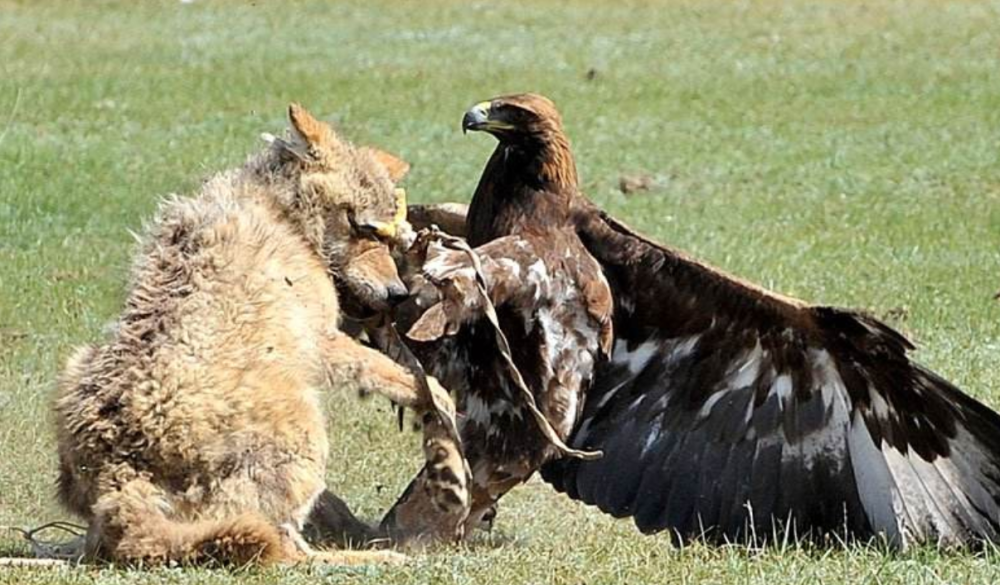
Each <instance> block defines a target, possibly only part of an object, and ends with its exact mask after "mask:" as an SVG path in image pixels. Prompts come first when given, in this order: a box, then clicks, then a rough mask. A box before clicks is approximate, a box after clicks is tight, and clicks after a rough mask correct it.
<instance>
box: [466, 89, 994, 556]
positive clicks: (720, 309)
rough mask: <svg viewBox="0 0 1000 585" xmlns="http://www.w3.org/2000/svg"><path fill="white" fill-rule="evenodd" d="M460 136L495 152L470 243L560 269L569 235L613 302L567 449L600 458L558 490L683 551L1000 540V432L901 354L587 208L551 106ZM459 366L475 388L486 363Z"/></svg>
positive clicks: (554, 469)
mask: <svg viewBox="0 0 1000 585" xmlns="http://www.w3.org/2000/svg"><path fill="white" fill-rule="evenodd" d="M463 124H464V125H465V126H466V127H467V128H472V129H482V130H486V131H488V132H490V133H492V134H494V135H495V136H497V138H498V139H499V141H500V145H498V147H497V150H496V151H495V152H494V154H493V157H492V158H491V159H490V162H489V163H488V164H487V168H486V170H485V171H484V175H483V177H482V179H481V180H480V184H479V187H478V189H477V192H476V196H475V197H474V198H473V201H472V204H471V205H470V209H469V217H468V221H467V230H468V237H469V239H470V241H471V242H473V243H475V244H477V245H479V244H484V243H486V242H490V241H492V240H494V239H495V238H502V237H504V236H510V235H512V234H513V235H518V234H522V235H523V234H527V235H529V236H530V237H531V238H532V239H533V242H534V244H533V245H534V248H533V249H534V250H545V253H546V254H547V255H549V256H550V257H551V256H553V248H555V249H557V248H558V245H557V243H556V240H552V242H551V243H550V244H549V246H547V247H546V246H545V242H546V240H545V226H547V225H555V226H559V227H562V226H564V225H565V224H566V222H567V221H568V222H569V223H570V224H571V225H572V226H573V229H574V231H575V234H576V236H577V237H578V238H579V241H580V242H582V246H583V248H584V249H585V251H586V253H587V254H589V255H590V256H591V257H592V258H593V259H596V261H597V262H598V263H599V264H600V266H601V268H602V269H603V273H604V276H605V278H606V281H607V283H608V285H609V286H610V291H611V293H612V295H613V300H614V313H613V328H612V329H613V332H614V341H613V350H612V352H611V356H610V358H609V359H606V360H601V361H599V362H598V363H597V365H596V371H595V372H594V373H593V376H592V378H591V377H590V376H588V377H586V379H583V380H581V381H580V388H579V391H580V393H581V394H582V396H581V402H582V412H581V413H580V415H579V417H575V420H574V421H573V422H572V432H571V434H570V436H569V438H568V440H567V442H568V443H569V444H570V446H571V447H574V448H576V449H581V450H600V451H602V452H603V453H604V457H603V458H601V459H599V460H596V461H581V460H577V459H570V458H563V459H555V460H552V459H551V458H550V460H548V462H547V463H545V464H544V466H543V467H542V476H543V477H544V478H545V479H546V480H547V481H549V482H550V483H551V484H552V485H554V486H555V487H556V489H558V490H560V491H563V492H565V493H566V494H568V495H569V496H570V497H572V498H575V499H579V500H582V501H584V502H587V503H590V504H594V505H596V506H598V507H599V508H600V509H601V510H603V511H605V512H607V513H610V514H612V515H614V516H617V517H629V516H631V517H633V518H634V520H635V522H636V524H637V525H638V527H639V528H640V530H642V531H643V532H657V531H660V530H671V531H673V532H674V533H676V534H678V535H680V536H681V537H682V538H687V537H695V536H704V537H706V538H709V539H712V540H719V541H722V540H733V541H742V540H767V539H769V538H771V537H772V536H774V535H776V534H780V533H783V532H784V531H786V530H791V531H792V532H793V533H794V534H795V535H798V536H814V537H821V536H825V535H829V534H841V535H844V536H847V537H849V538H854V539H868V538H873V537H879V536H881V537H884V538H886V539H887V541H888V542H890V543H892V544H894V545H897V546H906V545H908V544H911V543H916V542H930V543H937V544H940V545H964V544H968V543H970V542H973V541H977V540H980V539H989V540H997V538H998V531H1000V525H998V522H1000V504H998V497H1000V416H998V415H997V414H996V413H995V412H993V411H992V410H990V409H989V408H987V407H986V406H984V405H983V404H981V403H979V402H977V401H976V400H974V399H973V398H971V397H969V396H967V395H965V394H963V393H962V392H961V391H960V390H958V389H957V388H955V387H954V386H953V385H951V384H950V383H948V382H947V381H945V380H943V379H942V378H940V377H939V376H937V375H936V374H934V373H933V372H930V371H929V370H927V369H925V368H923V367H922V366H920V365H918V364H915V363H913V362H911V361H910V359H909V358H908V356H907V352H908V351H909V350H911V349H912V345H911V344H910V343H909V342H908V341H907V340H906V339H905V338H904V337H903V336H902V335H900V334H899V333H897V332H896V331H894V330H892V329H891V328H890V327H888V326H886V325H885V324H883V323H880V322H879V321H877V320H876V319H874V318H872V317H869V316H866V315H863V314H860V313H855V312H851V311H847V310H842V309H837V308H832V307H819V306H811V305H808V304H806V303H803V302H801V301H798V300H795V299H790V298H786V297H782V296H780V295H776V294H774V293H771V292H768V291H766V290H764V289H761V288H759V287H756V286H754V285H751V284H749V283H745V282H743V281H740V280H739V279H736V278H734V277H731V276H728V275H726V274H724V273H722V272H720V271H718V270H716V269H713V268H711V267H709V266H707V265H704V264H702V263H699V262H697V261H695V260H693V259H690V258H688V257H687V256H685V255H683V254H681V253H679V252H677V251H675V250H671V249H669V248H667V247H665V246H662V245H660V244H657V243H655V242H652V241H650V240H648V239H646V238H643V237H642V236H639V235H637V234H635V233H634V232H632V231H631V230H630V229H629V228H627V227H626V226H624V225H623V224H621V223H620V222H618V221H616V220H614V219H613V218H611V217H609V216H608V215H607V214H606V213H604V212H602V211H600V210H599V209H597V208H596V207H594V206H593V205H592V204H591V203H590V202H589V201H587V200H586V198H585V197H583V195H582V194H580V193H579V191H578V190H577V186H576V171H575V167H574V166H573V160H572V155H571V154H570V151H569V146H568V141H567V140H566V138H565V135H564V134H563V133H562V128H561V123H560V122H559V119H558V113H557V112H556V111H555V109H554V107H553V106H552V104H551V102H549V101H548V100H546V99H545V98H542V97H541V96H533V95H521V96H509V97H504V98H496V99H494V100H491V101H490V102H484V103H483V104H480V105H478V106H476V107H475V108H473V109H472V110H470V112H469V113H467V114H466V120H465V121H464V122H463ZM477 126H478V127H477ZM560 233H563V232H560ZM561 238H562V241H568V240H566V234H565V233H563V235H562V236H561ZM573 239H574V240H575V238H573ZM573 253H576V251H573ZM555 256H558V251H557V253H555ZM493 260H494V261H498V262H499V261H500V259H499V258H497V257H496V256H494V258H493ZM529 261H530V259H520V260H519V262H518V264H520V265H523V264H524V263H525V262H529ZM568 285H570V284H568V283H564V286H568ZM548 292H549V294H552V293H553V292H555V293H559V292H560V291H552V290H549V291H548ZM515 317H516V316H515ZM523 319H524V317H522V319H521V322H520V324H519V325H518V319H517V318H513V320H512V321H510V322H509V323H508V325H509V326H511V327H513V326H515V325H518V326H520V327H524V326H525V325H524V322H523ZM590 334H591V335H596V334H597V329H596V328H593V327H591V328H590ZM466 339H467V340H469V339H472V338H466ZM520 341H521V342H522V343H529V344H530V343H532V342H537V339H535V340H533V339H531V338H522V339H520ZM458 345H460V346H461V345H463V344H462V343H459V344H458ZM451 347H452V349H453V350H455V351H457V352H458V354H460V355H462V356H464V357H465V358H466V359H468V360H469V364H468V366H469V367H470V368H472V369H473V370H475V371H477V372H478V374H477V375H479V376H480V377H481V376H483V372H482V369H483V368H484V367H486V368H488V367H489V363H488V360H483V359H480V362H482V363H477V358H476V351H475V348H472V347H471V346H468V345H467V344H466V345H465V346H463V347H459V348H457V349H456V346H455V345H452V346H451ZM523 351H525V352H529V353H530V352H531V351H532V350H530V349H529V348H523ZM458 354H456V355H458ZM533 355H535V354H533ZM451 366H452V367H454V362H452V363H451ZM465 388H466V391H467V392H469V393H470V394H471V395H474V394H475V392H476V391H477V389H476V387H475V385H474V384H473V385H466V386H465ZM536 391H537V392H538V393H539V394H540V395H542V396H541V397H540V400H539V401H540V402H542V401H543V400H544V392H545V389H544V388H538V389H537V390H536ZM559 422H565V421H553V426H556V424H557V423H559ZM494 430H495V431H498V432H511V429H510V428H504V429H499V428H498V429H494ZM485 435H487V436H494V437H495V434H493V433H492V431H487V432H486V433H485ZM470 439H471V442H473V443H474V442H475V440H476V438H475V437H469V438H467V440H466V443H467V447H469V448H471V449H473V450H475V447H474V446H469V442H470ZM535 461H536V462H537V460H535Z"/></svg>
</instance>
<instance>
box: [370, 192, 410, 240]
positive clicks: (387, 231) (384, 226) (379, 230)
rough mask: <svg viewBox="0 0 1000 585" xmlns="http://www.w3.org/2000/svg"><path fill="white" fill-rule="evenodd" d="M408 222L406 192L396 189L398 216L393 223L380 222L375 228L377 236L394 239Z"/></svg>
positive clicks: (394, 217) (393, 219)
mask: <svg viewBox="0 0 1000 585" xmlns="http://www.w3.org/2000/svg"><path fill="white" fill-rule="evenodd" d="M405 222H406V190H405V189H400V188H397V189H396V215H395V216H393V218H392V223H385V222H378V224H377V225H376V227H375V234H376V235H378V236H379V237H382V238H394V237H396V234H397V233H399V228H400V226H401V225H403V223H405Z"/></svg>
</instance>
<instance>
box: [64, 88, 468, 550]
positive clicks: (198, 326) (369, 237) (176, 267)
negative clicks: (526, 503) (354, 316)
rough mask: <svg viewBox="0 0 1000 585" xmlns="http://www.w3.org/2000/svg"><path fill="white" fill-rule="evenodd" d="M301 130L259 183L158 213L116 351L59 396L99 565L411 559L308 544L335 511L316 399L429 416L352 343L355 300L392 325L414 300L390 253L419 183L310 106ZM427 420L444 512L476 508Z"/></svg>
mask: <svg viewBox="0 0 1000 585" xmlns="http://www.w3.org/2000/svg"><path fill="white" fill-rule="evenodd" d="M288 117H289V122H290V129H289V133H288V136H287V138H276V137H274V136H270V135H265V139H267V140H268V141H269V142H270V146H269V147H268V148H266V149H265V150H264V151H263V152H262V153H259V154H257V155H255V156H252V157H250V158H249V159H248V161H247V162H246V163H245V164H244V165H243V166H241V167H239V168H236V169H233V170H229V171H226V172H222V173H220V174H218V175H215V176H214V177H212V178H211V179H209V180H207V181H206V182H205V183H204V184H203V185H202V186H201V188H200V190H198V192H197V193H196V194H194V195H193V196H189V197H172V198H170V199H168V200H166V201H165V202H164V203H162V204H161V207H160V209H159V211H158V213H157V215H156V217H155V219H154V220H153V221H152V222H151V224H150V225H149V226H148V227H147V228H146V230H145V232H146V233H145V236H144V238H143V243H142V245H141V250H140V252H139V254H138V257H137V259H136V261H135V263H134V266H133V268H132V271H131V283H130V285H129V288H128V293H127V298H126V301H125V306H124V309H123V311H122V313H121V315H120V316H119V317H118V319H117V321H116V322H115V324H114V327H113V328H112V329H113V331H112V333H110V334H109V339H107V340H106V341H105V342H104V343H102V344H99V345H88V346H86V347H82V348H80V349H78V350H77V351H76V352H75V353H74V354H73V355H72V357H70V359H69V360H68V363H67V365H66V366H65V369H64V371H63V373H62V375H61V376H60V380H59V383H58V392H57V397H56V400H55V403H54V411H55V420H56V427H57V439H58V454H59V479H58V491H59V497H60V500H61V502H62V504H63V505H64V506H65V507H66V508H68V509H69V510H70V511H71V512H74V513H76V514H78V515H80V516H81V517H83V518H84V519H86V521H87V522H88V531H87V534H86V537H85V539H84V541H83V543H82V555H83V556H84V557H85V558H88V559H96V560H110V561H114V562H128V563H136V562H138V563H150V564H156V563H164V562H182V563H183V562H204V561H212V560H215V561H220V562H226V563H238V564H242V563H246V562H262V563H269V562H282V563H294V562H301V561H317V562H323V563H329V564H359V563H379V562H399V561H401V560H403V559H404V558H405V557H404V556H403V555H401V554H399V553H396V552H393V551H384V550H383V551H317V550H313V549H312V548H311V547H310V545H309V544H308V543H307V542H306V541H305V540H304V539H303V536H302V528H303V523H304V522H305V520H306V518H307V517H308V516H309V514H310V511H311V510H312V509H313V508H314V506H315V505H316V502H317V500H318V499H319V497H320V495H321V494H322V493H323V491H324V472H325V469H326V465H327V452H328V444H327V436H326V433H325V424H326V423H325V420H324V414H323V410H322V408H321V401H320V395H319V392H321V391H322V390H323V389H324V388H335V387H338V386H340V385H342V384H343V383H344V382H345V381H347V380H352V381H354V382H353V383H355V384H358V385H360V387H361V388H360V389H361V391H362V392H363V393H364V392H373V393H379V394H382V395H384V396H386V397H388V398H390V399H391V400H393V401H394V402H395V403H397V404H399V405H402V406H406V407H410V408H413V409H415V410H416V411H418V412H419V413H427V412H428V409H429V405H428V403H427V402H428V399H427V398H426V397H425V396H424V394H425V393H421V392H419V391H418V388H419V386H418V384H419V381H418V380H416V379H415V377H414V375H413V374H412V373H410V371H408V370H406V369H404V368H403V367H401V366H400V365H398V364H396V363H395V362H393V361H392V360H391V359H389V358H388V357H387V356H385V355H383V354H381V353H379V352H377V351H375V350H373V349H370V348H367V347H365V346H362V345H361V344H359V343H358V342H357V341H355V340H354V339H352V338H350V337H348V336H347V335H345V334H344V333H343V332H342V331H341V330H340V329H339V327H338V324H339V323H340V321H341V305H342V299H341V297H343V301H344V304H345V306H346V305H347V304H348V303H347V301H348V300H349V301H350V305H351V306H358V307H362V308H364V309H365V310H368V311H383V310H386V308H387V307H389V306H390V305H392V303H393V302H395V301H396V300H398V299H401V298H404V297H405V296H406V294H407V290H406V287H405V286H404V285H403V283H402V282H401V281H400V279H399V276H398V274H397V270H396V266H395V263H394V261H393V258H392V255H391V251H392V244H393V239H394V238H395V237H397V236H398V235H399V232H400V230H401V229H402V228H403V227H405V209H406V208H405V200H404V199H402V198H400V197H398V194H399V192H400V191H399V190H397V189H396V187H395V182H396V181H398V180H399V179H400V178H401V177H402V176H403V175H404V174H405V173H406V171H407V170H408V165H407V164H406V163H405V162H403V161H401V160H400V159H398V158H396V157H394V156H392V155H389V154H387V153H384V152H381V151H378V150H376V149H371V148H364V147H355V146H353V145H352V144H350V143H349V142H347V141H346V140H344V139H342V138H341V137H340V136H338V134H337V133H336V132H334V130H333V129H332V128H331V127H330V126H329V125H328V124H326V123H323V122H321V121H319V120H317V119H316V118H315V117H313V116H312V115H311V114H310V113H309V112H308V111H306V110H305V109H304V108H302V107H301V106H299V105H297V104H292V105H291V106H290V107H289V110H288ZM338 290H339V293H338ZM428 383H430V384H431V385H432V386H433V387H434V389H435V391H436V392H438V393H443V390H441V389H440V386H438V385H437V382H436V381H435V380H433V379H432V378H431V379H428ZM444 394H445V395H446V393H444ZM424 418H425V420H428V421H429V422H430V424H427V425H425V427H424V428H425V431H424V432H425V442H424V449H425V454H426V456H427V457H428V465H431V466H436V467H438V468H439V469H438V473H436V474H435V475H434V477H438V478H445V479H444V480H442V481H443V482H444V483H443V484H442V485H440V486H437V488H436V489H440V492H438V493H440V494H442V498H441V502H440V506H441V507H443V508H447V507H449V506H451V507H456V506H457V507H458V508H462V507H467V506H468V494H467V477H466V475H465V474H464V473H463V472H462V471H463V467H462V466H463V464H464V461H463V460H462V459H461V455H460V450H459V448H458V447H457V446H456V445H455V444H453V443H449V442H447V441H444V440H443V439H442V435H441V433H440V427H441V425H437V424H433V418H428V417H427V416H426V414H425V417H424ZM444 468H450V469H448V470H447V472H445V471H446V470H445V469H444ZM459 513H461V510H459Z"/></svg>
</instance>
